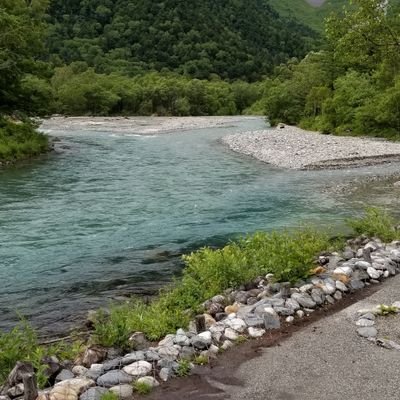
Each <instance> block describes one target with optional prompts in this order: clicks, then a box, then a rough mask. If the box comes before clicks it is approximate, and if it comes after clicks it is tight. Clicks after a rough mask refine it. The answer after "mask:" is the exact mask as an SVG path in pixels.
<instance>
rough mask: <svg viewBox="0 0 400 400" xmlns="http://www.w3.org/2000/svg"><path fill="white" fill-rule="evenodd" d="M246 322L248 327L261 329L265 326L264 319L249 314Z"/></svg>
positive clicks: (245, 319)
mask: <svg viewBox="0 0 400 400" xmlns="http://www.w3.org/2000/svg"><path fill="white" fill-rule="evenodd" d="M244 322H245V323H246V325H247V326H248V327H253V328H260V327H262V326H264V319H263V318H261V317H260V316H258V315H254V314H247V315H245V316H244Z"/></svg>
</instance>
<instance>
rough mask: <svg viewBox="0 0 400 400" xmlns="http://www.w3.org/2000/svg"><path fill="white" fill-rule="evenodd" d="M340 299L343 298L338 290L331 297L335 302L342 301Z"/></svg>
mask: <svg viewBox="0 0 400 400" xmlns="http://www.w3.org/2000/svg"><path fill="white" fill-rule="evenodd" d="M342 297H343V295H342V292H340V291H339V290H337V291H336V292H335V294H334V295H333V298H334V299H335V300H342Z"/></svg>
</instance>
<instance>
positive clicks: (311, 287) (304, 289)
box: [299, 283, 314, 293]
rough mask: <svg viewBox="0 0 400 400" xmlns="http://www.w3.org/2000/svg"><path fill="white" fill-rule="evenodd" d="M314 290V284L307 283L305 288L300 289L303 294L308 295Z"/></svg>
mask: <svg viewBox="0 0 400 400" xmlns="http://www.w3.org/2000/svg"><path fill="white" fill-rule="evenodd" d="M313 288H314V285H313V284H312V283H307V284H305V285H303V286H300V288H299V289H300V292H301V293H306V292H308V291H310V290H311V289H313Z"/></svg>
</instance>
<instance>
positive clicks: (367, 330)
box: [357, 326, 378, 338]
mask: <svg viewBox="0 0 400 400" xmlns="http://www.w3.org/2000/svg"><path fill="white" fill-rule="evenodd" d="M357 333H358V334H359V335H360V336H362V337H365V338H375V337H376V335H377V334H378V331H377V330H376V328H375V327H373V326H368V327H362V328H358V329H357Z"/></svg>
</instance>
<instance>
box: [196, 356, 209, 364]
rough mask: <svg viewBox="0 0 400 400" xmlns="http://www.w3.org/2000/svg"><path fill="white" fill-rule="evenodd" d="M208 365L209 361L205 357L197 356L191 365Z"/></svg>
mask: <svg viewBox="0 0 400 400" xmlns="http://www.w3.org/2000/svg"><path fill="white" fill-rule="evenodd" d="M208 363H209V359H208V357H207V356H202V355H198V356H196V357H195V358H194V359H193V364H196V365H207V364H208Z"/></svg>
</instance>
